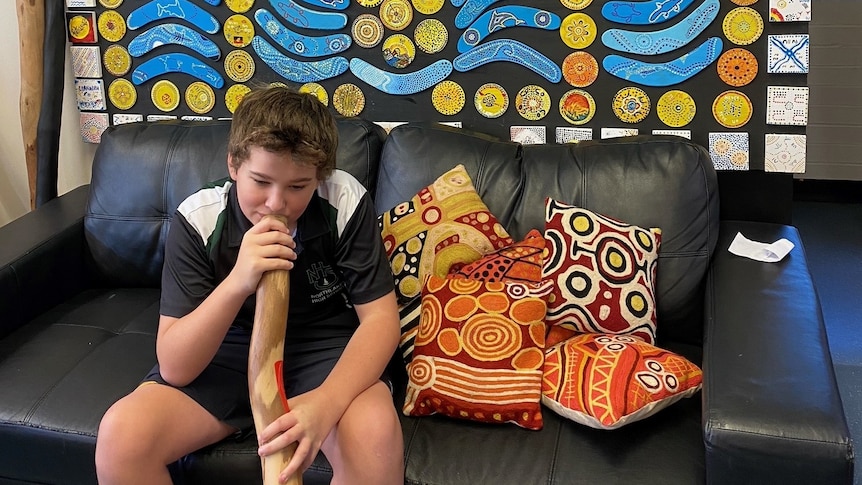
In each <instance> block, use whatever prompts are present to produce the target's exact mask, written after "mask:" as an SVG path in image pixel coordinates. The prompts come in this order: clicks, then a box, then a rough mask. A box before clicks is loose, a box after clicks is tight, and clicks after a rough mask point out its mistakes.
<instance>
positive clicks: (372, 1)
mask: <svg viewBox="0 0 862 485" xmlns="http://www.w3.org/2000/svg"><path fill="white" fill-rule="evenodd" d="M356 3H358V4H359V5H362V6H363V7H365V8H374V7H376V6H378V5H380V4H381V3H383V0H356Z"/></svg>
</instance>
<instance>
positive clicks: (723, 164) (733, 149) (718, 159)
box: [709, 132, 749, 170]
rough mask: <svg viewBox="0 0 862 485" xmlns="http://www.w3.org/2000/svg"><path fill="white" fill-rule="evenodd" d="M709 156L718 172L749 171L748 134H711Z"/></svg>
mask: <svg viewBox="0 0 862 485" xmlns="http://www.w3.org/2000/svg"><path fill="white" fill-rule="evenodd" d="M709 155H710V157H712V164H713V166H714V167H715V169H716V170H748V158H749V157H748V133H742V132H713V133H710V134H709Z"/></svg>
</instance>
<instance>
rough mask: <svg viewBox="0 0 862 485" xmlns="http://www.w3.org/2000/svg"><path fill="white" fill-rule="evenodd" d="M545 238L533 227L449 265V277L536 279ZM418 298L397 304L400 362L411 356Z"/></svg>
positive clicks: (416, 322)
mask: <svg viewBox="0 0 862 485" xmlns="http://www.w3.org/2000/svg"><path fill="white" fill-rule="evenodd" d="M544 248H545V238H544V237H543V236H542V233H541V232H539V231H537V230H535V229H533V230H532V231H530V232H529V233H527V235H526V236H525V237H524V239H523V240H522V241H518V242H515V243H512V244H511V245H509V246H506V247H505V248H502V249H498V250H496V251H492V252H491V253H489V254H487V255H485V256H483V257H482V258H480V259H479V260H477V261H474V262H472V263H470V264H468V265H466V266H462V267H461V268H459V269H455V267H454V266H453V267H452V269H450V272H449V275H448V277H449V278H469V279H476V280H482V281H500V280H511V281H526V282H536V283H537V282H539V281H541V278H542V251H543V250H544ZM419 305H420V299H419V298H416V299H413V300H411V301H409V302H407V303H405V304H402V305H399V308H398V310H399V311H398V313H399V317H400V319H401V340H400V342H399V347H400V349H401V356H402V358H403V359H404V363H405V364H407V363H409V362H410V361H411V360H412V359H413V341H414V339H415V338H416V331H417V329H418V327H419Z"/></svg>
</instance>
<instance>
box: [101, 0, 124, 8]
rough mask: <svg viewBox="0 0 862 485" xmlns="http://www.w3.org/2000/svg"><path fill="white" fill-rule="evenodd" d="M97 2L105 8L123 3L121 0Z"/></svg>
mask: <svg viewBox="0 0 862 485" xmlns="http://www.w3.org/2000/svg"><path fill="white" fill-rule="evenodd" d="M99 4H101V5H102V6H103V7H105V8H117V7H119V6H120V5H122V4H123V0H99Z"/></svg>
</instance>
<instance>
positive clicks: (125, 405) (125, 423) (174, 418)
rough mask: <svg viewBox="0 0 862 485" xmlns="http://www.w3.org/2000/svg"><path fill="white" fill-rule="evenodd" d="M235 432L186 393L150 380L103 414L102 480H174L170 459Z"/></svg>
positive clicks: (127, 483)
mask: <svg viewBox="0 0 862 485" xmlns="http://www.w3.org/2000/svg"><path fill="white" fill-rule="evenodd" d="M235 431H236V429H235V428H233V427H232V426H229V425H227V424H225V423H223V422H221V421H219V420H218V419H216V418H215V417H214V416H213V415H212V414H210V413H209V412H208V411H206V410H205V409H204V408H203V407H201V406H200V404H198V403H197V402H195V401H194V400H193V399H192V398H190V397H189V396H187V395H186V394H184V393H183V392H181V391H179V390H177V389H175V388H172V387H170V386H165V385H162V384H158V383H155V382H146V383H144V384H141V385H140V386H139V387H138V388H137V389H135V390H134V391H132V392H131V393H130V394H129V395H127V396H126V397H124V398H122V399H120V400H119V401H117V402H116V403H115V404H114V405H113V406H111V408H110V409H108V411H107V412H106V413H105V416H104V417H103V418H102V422H101V423H100V425H99V434H98V436H97V438H96V474H97V476H98V479H99V483H100V485H111V484H123V485H134V484H138V483H140V484H148V485H155V484H170V483H171V479H170V475H169V473H168V469H167V465H168V464H170V463H173V462H174V461H176V460H178V459H179V458H181V457H183V456H185V455H186V454H188V453H191V452H192V451H195V450H198V449H200V448H203V447H204V446H206V445H209V444H212V443H215V442H217V441H219V440H221V439H223V438H225V437H227V436H229V435H230V434H231V433H233V432H235Z"/></svg>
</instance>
